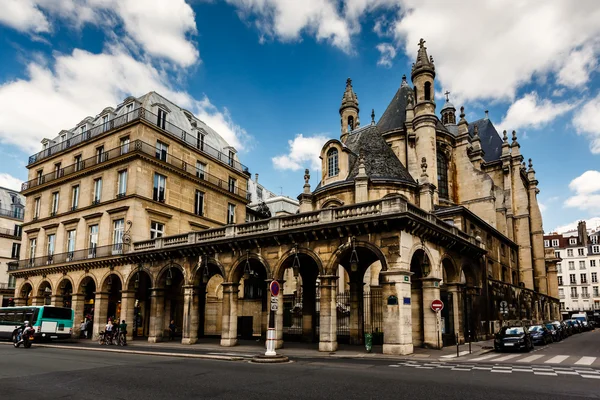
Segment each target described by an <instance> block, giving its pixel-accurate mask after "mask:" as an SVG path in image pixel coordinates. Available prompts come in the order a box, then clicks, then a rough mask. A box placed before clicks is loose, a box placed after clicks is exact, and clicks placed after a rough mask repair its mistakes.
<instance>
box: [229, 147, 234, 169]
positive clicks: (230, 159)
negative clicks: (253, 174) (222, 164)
mask: <svg viewBox="0 0 600 400" xmlns="http://www.w3.org/2000/svg"><path fill="white" fill-rule="evenodd" d="M234 160H235V158H234V153H233V151H231V150H229V157H228V163H229V165H231V166H232V167H233V161H234Z"/></svg>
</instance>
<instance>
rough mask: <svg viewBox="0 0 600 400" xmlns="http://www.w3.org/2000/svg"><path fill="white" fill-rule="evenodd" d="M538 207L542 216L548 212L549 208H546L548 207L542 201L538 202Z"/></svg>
mask: <svg viewBox="0 0 600 400" xmlns="http://www.w3.org/2000/svg"><path fill="white" fill-rule="evenodd" d="M538 207H539V208H540V212H541V213H542V214H544V213H545V212H546V210H547V209H548V207H546V205H545V204H543V203H542V202H541V201H538Z"/></svg>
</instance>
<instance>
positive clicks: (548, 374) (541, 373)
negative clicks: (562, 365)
mask: <svg viewBox="0 0 600 400" xmlns="http://www.w3.org/2000/svg"><path fill="white" fill-rule="evenodd" d="M533 374H534V375H545V376H558V375H557V374H556V373H554V372H534V373H533Z"/></svg>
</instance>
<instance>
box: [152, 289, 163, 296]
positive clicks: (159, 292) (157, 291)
mask: <svg viewBox="0 0 600 400" xmlns="http://www.w3.org/2000/svg"><path fill="white" fill-rule="evenodd" d="M164 292H165V289H164V288H150V296H152V297H159V296H162V295H163V294H164Z"/></svg>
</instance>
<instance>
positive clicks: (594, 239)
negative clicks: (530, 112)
mask: <svg viewBox="0 0 600 400" xmlns="http://www.w3.org/2000/svg"><path fill="white" fill-rule="evenodd" d="M590 240H591V241H592V243H593V244H598V235H594V236H590Z"/></svg>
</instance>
